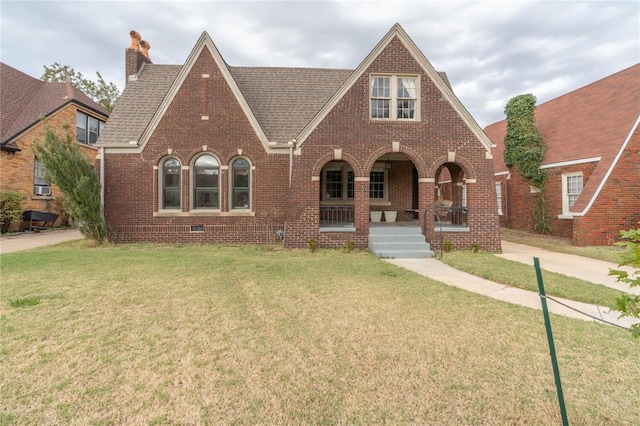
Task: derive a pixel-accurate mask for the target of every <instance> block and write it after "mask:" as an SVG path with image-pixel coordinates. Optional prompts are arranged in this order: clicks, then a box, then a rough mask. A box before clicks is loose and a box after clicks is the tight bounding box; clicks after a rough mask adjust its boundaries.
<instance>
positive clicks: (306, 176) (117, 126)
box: [98, 24, 500, 256]
mask: <svg viewBox="0 0 640 426" xmlns="http://www.w3.org/2000/svg"><path fill="white" fill-rule="evenodd" d="M131 36H132V44H131V46H130V47H129V48H128V49H127V51H126V73H127V80H128V82H127V86H126V88H125V89H124V91H123V93H122V96H121V98H120V99H119V101H118V104H117V106H116V108H115V110H114V111H113V114H112V115H111V117H110V119H109V121H108V123H107V125H106V127H105V130H104V133H103V134H102V135H101V137H100V140H99V141H98V147H99V149H100V155H99V158H100V161H101V164H100V168H101V171H102V179H103V187H104V206H105V215H106V219H107V221H108V223H109V225H110V227H111V229H113V231H114V235H113V237H114V239H115V240H116V241H117V242H137V241H151V242H153V241H157V242H169V241H171V242H230V243H245V242H246V243H269V242H272V241H274V240H275V239H276V238H278V237H283V238H284V244H285V247H306V246H307V245H308V244H309V243H310V241H312V240H315V241H316V243H317V245H318V247H338V246H342V245H343V244H345V243H346V242H353V244H354V245H355V246H356V247H359V248H366V247H367V246H368V245H370V244H371V241H372V240H371V239H370V231H371V230H373V229H374V228H378V227H381V226H380V225H387V226H388V227H391V228H399V227H401V226H405V227H406V228H413V229H414V230H416V231H417V233H418V235H419V239H421V243H422V244H424V243H425V238H426V241H429V242H431V243H432V244H434V246H435V247H438V244H439V242H438V241H439V238H440V237H439V236H438V232H440V229H441V230H442V232H443V234H442V236H443V238H446V239H449V240H451V242H452V244H453V246H458V247H465V248H466V247H469V245H470V244H471V243H473V242H477V243H479V244H480V245H481V246H482V247H483V248H484V249H486V250H491V251H500V236H499V223H498V217H497V214H496V212H497V206H496V199H495V192H494V183H493V168H492V157H491V142H490V140H489V139H488V138H487V137H486V135H485V134H484V132H483V131H482V129H481V128H480V127H479V126H478V124H477V123H476V122H475V120H474V119H473V118H472V117H471V115H470V114H469V113H468V112H467V110H466V109H465V108H464V106H463V105H462V104H461V103H460V101H459V100H458V98H457V97H456V96H455V95H454V94H453V92H452V90H451V87H450V85H449V83H448V81H447V79H446V76H445V75H444V74H441V73H438V72H436V71H435V70H434V68H433V66H432V65H431V64H430V63H429V61H428V60H427V59H426V58H425V56H424V55H423V54H422V52H421V51H420V50H419V49H418V47H417V46H416V45H415V44H414V43H413V41H412V40H411V39H410V38H409V37H408V35H407V34H406V33H405V32H404V30H403V29H402V28H401V27H400V26H399V25H397V24H396V25H395V26H393V27H392V28H391V30H390V31H389V32H388V33H387V34H386V35H385V36H384V37H383V38H382V40H381V41H380V42H379V43H378V44H377V45H376V46H375V47H374V49H373V50H372V51H371V53H370V54H369V55H368V56H367V57H366V58H365V59H364V60H363V61H362V63H361V64H360V65H359V66H358V67H357V68H356V69H355V70H336V69H301V68H256V67H232V66H229V65H228V64H227V63H226V62H225V61H224V59H223V58H222V56H221V55H220V53H219V51H218V50H217V48H216V46H215V45H214V43H213V42H212V40H211V38H210V37H209V35H208V34H207V33H206V32H205V33H203V34H202V36H201V37H200V39H199V40H198V41H197V43H196V44H195V46H194V48H193V50H192V51H191V54H190V55H189V57H188V58H187V59H186V61H185V63H184V64H182V65H158V64H153V63H151V61H150V60H149V59H148V54H147V55H146V56H145V55H144V54H143V52H145V48H148V43H147V44H146V45H145V44H144V43H143V42H140V41H139V40H140V37H139V35H138V34H137V33H136V32H134V31H132V32H131ZM438 194H440V196H441V198H444V196H445V194H446V196H447V197H448V204H446V203H445V204H444V209H441V210H438V212H439V213H440V214H439V215H438V216H435V214H434V213H436V210H437V209H438V206H439V205H438V204H436V201H437V198H438ZM440 207H442V206H441V205H440ZM425 212H426V214H425ZM379 216H382V219H380V218H379ZM378 220H381V221H380V222H377V221H378ZM378 254H379V253H378ZM379 255H381V254H379ZM386 255H388V256H400V255H399V254H398V253H397V252H396V253H395V254H394V253H387V254H386ZM419 255H425V253H424V252H421V254H419Z"/></svg>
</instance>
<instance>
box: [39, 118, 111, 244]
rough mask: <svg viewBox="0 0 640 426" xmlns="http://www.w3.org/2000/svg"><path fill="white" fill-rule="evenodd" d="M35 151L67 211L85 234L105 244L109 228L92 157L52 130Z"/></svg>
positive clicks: (68, 138) (66, 136) (68, 135)
mask: <svg viewBox="0 0 640 426" xmlns="http://www.w3.org/2000/svg"><path fill="white" fill-rule="evenodd" d="M33 149H34V151H35V153H36V155H37V156H38V158H39V159H40V161H42V163H43V164H44V166H45V168H46V169H47V174H48V175H49V177H50V178H51V181H52V182H53V183H55V184H56V186H57V187H58V188H59V189H60V192H61V193H62V195H63V196H64V198H65V202H64V204H65V210H67V211H68V212H69V214H70V215H71V216H72V217H73V218H74V219H76V220H78V221H79V223H80V232H82V235H84V236H85V237H87V238H89V239H91V240H95V241H97V242H98V243H102V242H104V240H105V239H106V237H107V227H106V224H105V222H104V219H103V217H102V203H101V200H100V182H99V180H98V177H97V176H96V173H95V171H94V169H93V164H92V163H91V161H90V160H89V158H88V157H87V156H86V155H85V154H84V153H83V152H82V151H81V150H80V147H79V146H78V144H77V143H76V142H75V141H74V140H73V139H72V137H71V135H70V134H69V133H68V132H67V133H66V134H65V135H64V137H61V136H58V135H57V134H56V133H55V132H54V131H53V130H51V129H49V128H47V133H46V135H45V138H44V141H42V142H41V143H40V142H38V141H35V142H34V144H33Z"/></svg>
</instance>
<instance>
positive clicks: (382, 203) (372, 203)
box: [369, 201, 391, 206]
mask: <svg viewBox="0 0 640 426" xmlns="http://www.w3.org/2000/svg"><path fill="white" fill-rule="evenodd" d="M369 205H370V206H390V205H391V201H369Z"/></svg>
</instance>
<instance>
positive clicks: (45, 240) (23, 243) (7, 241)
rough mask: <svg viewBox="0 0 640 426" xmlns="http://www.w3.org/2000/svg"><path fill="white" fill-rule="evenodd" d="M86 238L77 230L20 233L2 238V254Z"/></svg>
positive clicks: (0, 252)
mask: <svg viewBox="0 0 640 426" xmlns="http://www.w3.org/2000/svg"><path fill="white" fill-rule="evenodd" d="M83 238H84V237H83V236H82V234H80V231H78V230H77V229H62V230H58V229H54V230H50V231H41V232H20V233H18V234H14V235H7V236H3V237H1V238H0V254H5V253H13V252H16V251H22V250H29V249H33V248H36V247H42V246H49V245H52V244H59V243H63V242H65V241H73V240H81V239H83Z"/></svg>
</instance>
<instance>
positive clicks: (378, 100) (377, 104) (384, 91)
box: [371, 77, 391, 118]
mask: <svg viewBox="0 0 640 426" xmlns="http://www.w3.org/2000/svg"><path fill="white" fill-rule="evenodd" d="M390 103H391V78H390V77H373V78H372V79H371V118H389V108H390Z"/></svg>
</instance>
